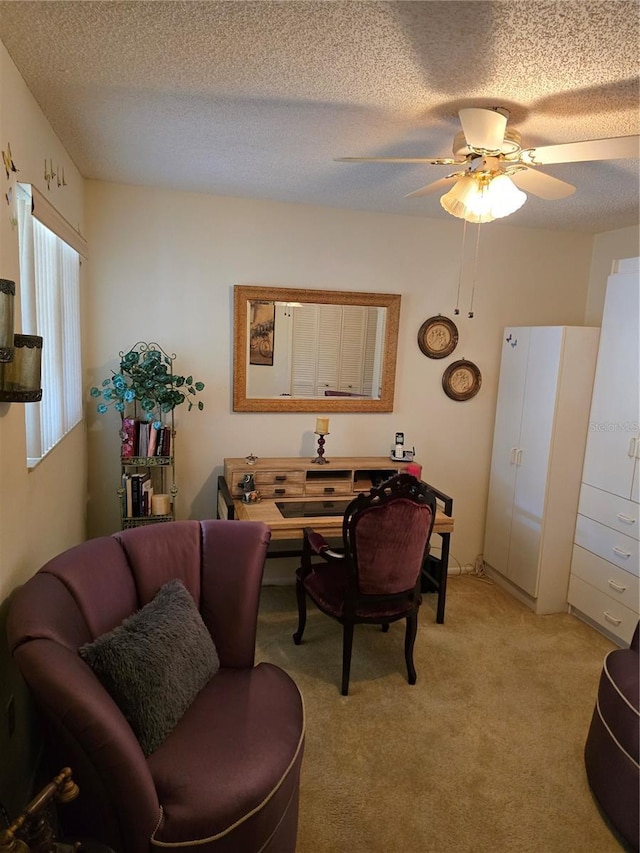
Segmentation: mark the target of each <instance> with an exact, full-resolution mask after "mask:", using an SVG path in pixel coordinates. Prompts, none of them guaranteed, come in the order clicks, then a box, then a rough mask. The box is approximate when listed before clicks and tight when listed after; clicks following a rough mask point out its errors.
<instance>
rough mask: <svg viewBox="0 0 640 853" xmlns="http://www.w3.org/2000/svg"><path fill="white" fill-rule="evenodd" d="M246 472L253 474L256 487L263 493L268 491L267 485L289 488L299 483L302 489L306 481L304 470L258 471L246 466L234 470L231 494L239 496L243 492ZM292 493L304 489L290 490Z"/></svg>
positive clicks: (299, 493)
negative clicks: (243, 479)
mask: <svg viewBox="0 0 640 853" xmlns="http://www.w3.org/2000/svg"><path fill="white" fill-rule="evenodd" d="M245 474H253V479H254V482H255V484H256V488H257V489H259V490H260V493H261V494H263V495H264V494H265V493H266V492H268V489H265V487H266V486H277V487H280V486H286V487H287V488H288V487H290V486H293V485H299V486H300V489H302V485H303V483H304V471H256V470H255V469H254V470H251V469H248V468H245V469H243V470H242V471H233V472H232V476H231V494H232V495H233V496H234V497H239V496H240V495H241V494H242V491H243V489H242V478H243V477H244V475H245ZM290 494H295V495H301V494H302V491H298V492H290Z"/></svg>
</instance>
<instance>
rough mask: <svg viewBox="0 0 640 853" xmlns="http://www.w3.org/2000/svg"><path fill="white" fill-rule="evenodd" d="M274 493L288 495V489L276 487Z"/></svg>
mask: <svg viewBox="0 0 640 853" xmlns="http://www.w3.org/2000/svg"><path fill="white" fill-rule="evenodd" d="M273 493H274V495H286V494H287V490H286V489H274V490H273Z"/></svg>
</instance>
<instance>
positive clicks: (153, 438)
mask: <svg viewBox="0 0 640 853" xmlns="http://www.w3.org/2000/svg"><path fill="white" fill-rule="evenodd" d="M159 432H160V428H158V429H156V428H155V427H154V426H153V424H152V425H151V428H150V430H149V444H148V447H147V456H155V455H156V448H157V446H158V433H159Z"/></svg>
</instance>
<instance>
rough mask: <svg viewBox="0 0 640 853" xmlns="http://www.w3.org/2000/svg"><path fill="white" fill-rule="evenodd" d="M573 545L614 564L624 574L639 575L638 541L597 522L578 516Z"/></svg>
mask: <svg viewBox="0 0 640 853" xmlns="http://www.w3.org/2000/svg"><path fill="white" fill-rule="evenodd" d="M575 543H576V545H580V546H581V547H582V548H586V550H587V551H591V553H592V554H597V555H598V556H599V557H603V558H604V559H605V560H607V561H608V562H610V563H615V565H616V566H620V568H621V569H624V571H625V572H630V573H631V574H634V575H636V576H637V575H640V566H639V565H638V557H639V554H638V540H637V539H632V538H631V536H625V535H624V534H623V533H618V531H617V530H612V529H611V528H610V527H605V525H604V524H600V523H599V522H598V521H593V519H591V518H586V517H585V516H584V515H578V521H577V524H576V537H575Z"/></svg>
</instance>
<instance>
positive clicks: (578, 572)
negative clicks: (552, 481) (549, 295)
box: [569, 258, 640, 644]
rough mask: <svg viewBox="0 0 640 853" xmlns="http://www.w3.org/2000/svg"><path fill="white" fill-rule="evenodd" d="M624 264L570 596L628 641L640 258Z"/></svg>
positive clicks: (611, 298)
mask: <svg viewBox="0 0 640 853" xmlns="http://www.w3.org/2000/svg"><path fill="white" fill-rule="evenodd" d="M616 266H617V270H616V272H615V273H614V274H613V275H611V276H609V280H608V283H607V292H606V297H605V304H604V313H603V317H602V331H601V334H600V347H599V350H598V362H597V367H596V378H595V385H594V390H593V401H592V404H591V416H590V421H589V435H588V438H587V448H586V453H585V460H584V471H583V474H582V488H581V490H580V503H579V506H578V520H577V524H576V534H575V545H574V548H573V560H572V564H571V582H570V585H569V604H570V605H571V610H572V612H574V613H576V615H578V616H582V617H583V618H585V619H586V620H587V621H589V622H590V623H592V624H593V625H595V627H597V628H599V629H600V630H602V631H603V632H604V633H606V634H608V635H609V636H611V637H612V638H613V639H615V640H618V641H622V642H623V643H625V644H628V643H629V641H630V640H631V637H632V635H633V631H634V630H635V626H636V624H637V622H638V612H639V610H640V606H639V598H640V579H639V575H640V558H639V555H638V538H639V533H638V528H639V527H640V506H639V501H640V493H639V483H638V480H639V475H640V472H639V466H640V461H639V458H638V457H639V456H640V432H639V428H640V425H639V423H638V421H640V390H639V386H640V259H638V258H629V259H626V260H623V261H618V263H617V265H616Z"/></svg>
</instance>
